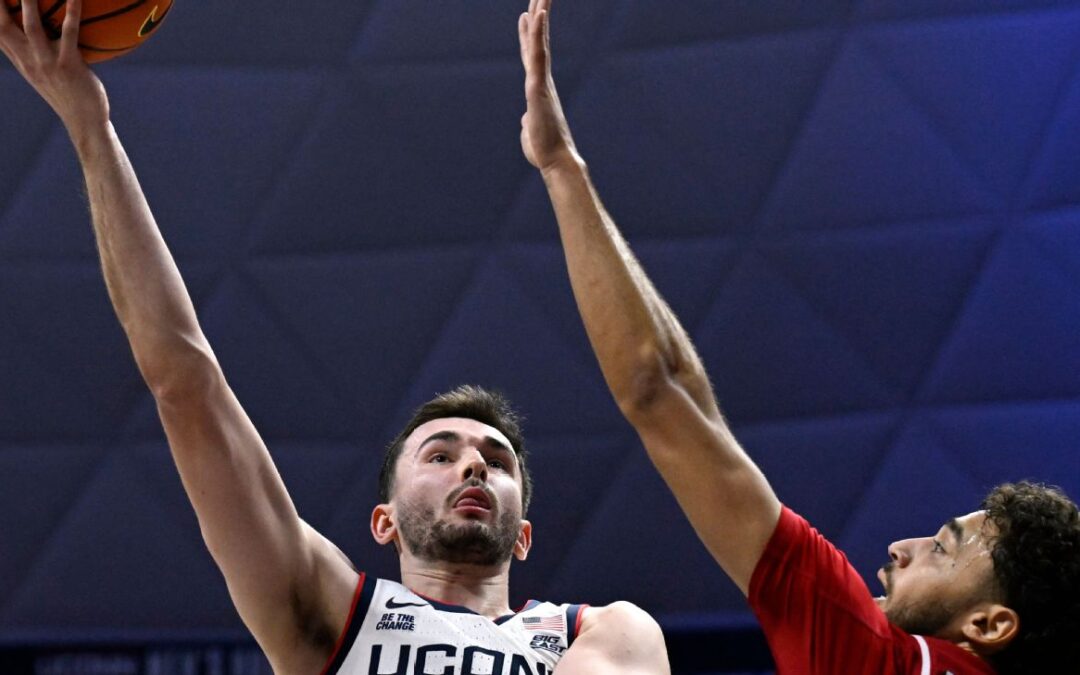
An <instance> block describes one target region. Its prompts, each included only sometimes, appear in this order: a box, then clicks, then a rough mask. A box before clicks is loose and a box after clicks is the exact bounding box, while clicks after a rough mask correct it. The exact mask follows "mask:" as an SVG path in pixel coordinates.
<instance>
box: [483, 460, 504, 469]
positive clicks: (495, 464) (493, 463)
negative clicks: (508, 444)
mask: <svg viewBox="0 0 1080 675" xmlns="http://www.w3.org/2000/svg"><path fill="white" fill-rule="evenodd" d="M487 464H488V466H490V467H491V468H492V469H499V470H500V471H501V470H503V469H505V468H506V464H504V463H503V461H502V460H501V459H489V460H488V463H487Z"/></svg>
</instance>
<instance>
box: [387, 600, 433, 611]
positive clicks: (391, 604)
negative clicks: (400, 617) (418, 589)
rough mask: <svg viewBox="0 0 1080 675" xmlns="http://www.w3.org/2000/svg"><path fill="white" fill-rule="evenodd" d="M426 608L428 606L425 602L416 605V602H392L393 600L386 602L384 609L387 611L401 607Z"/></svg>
mask: <svg viewBox="0 0 1080 675" xmlns="http://www.w3.org/2000/svg"><path fill="white" fill-rule="evenodd" d="M427 606H428V605H427V603H426V602H421V603H416V602H394V599H393V598H391V599H389V600H387V601H386V608H387V609H401V608H402V607H427Z"/></svg>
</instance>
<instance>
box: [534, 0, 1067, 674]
mask: <svg viewBox="0 0 1080 675" xmlns="http://www.w3.org/2000/svg"><path fill="white" fill-rule="evenodd" d="M550 6H551V0H532V3H531V6H530V7H529V11H528V12H527V13H526V14H524V15H523V16H522V17H521V19H520V23H519V37H520V41H521V53H522V60H523V61H524V64H525V69H526V73H527V74H526V81H525V94H526V99H527V106H528V107H527V112H526V114H525V116H524V118H523V119H522V137H521V141H522V147H523V150H524V152H525V156H526V157H527V159H528V160H529V162H531V163H532V164H533V165H534V166H535V167H536V168H537V169H539V170H540V173H541V175H542V176H543V179H544V182H545V184H546V186H547V189H548V193H549V196H550V198H551V202H552V204H553V206H554V209H555V215H556V218H557V220H558V225H559V233H560V235H561V237H562V243H563V247H564V249H565V254H566V263H567V267H568V269H569V274H570V280H571V284H572V286H573V290H574V295H575V298H576V300H577V304H578V308H579V310H580V312H581V316H582V318H583V320H584V323H585V327H586V330H587V332H588V335H589V339H590V341H591V342H592V346H593V350H594V351H595V352H596V356H597V358H598V360H599V362H600V367H601V369H602V371H603V374H604V377H605V379H606V380H607V383H608V386H609V388H610V389H611V392H612V394H613V395H614V397H615V399H616V402H617V403H618V405H619V407H620V409H621V410H622V411H623V413H624V415H625V416H626V418H627V419H628V420H629V421H630V423H631V424H632V425H633V426H634V427H635V429H636V430H637V432H638V434H639V435H640V437H641V439H642V442H643V444H644V446H645V448H646V450H647V452H648V454H649V457H650V458H651V459H652V461H653V463H654V464H655V465H656V467H657V469H658V470H659V471H660V473H661V475H662V476H663V478H664V480H665V481H666V482H667V484H668V486H669V487H670V488H671V490H672V492H673V493H674V494H675V497H676V499H677V500H678V502H679V504H680V506H681V507H682V509H683V511H685V513H686V515H687V517H688V518H689V519H690V522H691V524H692V525H693V526H694V529H695V530H696V532H697V534H698V536H699V537H700V538H701V540H702V541H703V542H704V544H705V546H706V548H707V549H708V550H709V552H710V553H711V554H712V556H713V557H714V558H715V559H716V561H717V562H718V563H719V564H720V567H721V568H723V570H724V571H725V572H726V573H727V574H728V575H729V576H730V577H731V579H732V580H733V581H734V582H735V584H736V585H737V586H738V587H739V589H741V590H742V592H743V593H744V594H746V595H747V597H748V599H749V602H750V605H751V607H752V608H753V609H754V611H755V613H756V614H757V616H758V618H759V620H760V622H761V625H762V627H763V628H764V631H765V635H766V638H767V639H768V642H769V646H770V648H771V650H772V653H773V656H774V658H775V660H776V664H777V667H778V671H779V673H780V675H810V674H813V675H837V674H840V673H844V674H849V673H850V674H863V673H865V674H867V675H870V674H874V675H877V674H887V675H891V674H896V675H930V674H931V673H933V674H934V675H944V674H945V673H951V674H952V675H966V674H972V673H993V672H997V673H1001V674H1002V675H1013V674H1019V673H1027V674H1033V673H1064V672H1077V667H1078V666H1077V664H1078V663H1080V640H1078V639H1077V636H1078V635H1080V518H1078V514H1077V507H1076V505H1075V504H1074V503H1072V502H1071V501H1069V500H1068V499H1067V498H1066V497H1065V496H1064V495H1063V494H1061V493H1060V492H1058V491H1057V490H1054V489H1051V488H1047V487H1044V486H1041V485H1033V484H1029V483H1019V484H1013V485H1001V486H998V487H997V488H995V489H994V490H993V491H991V492H990V494H989V496H987V498H986V499H985V501H984V502H983V504H982V505H981V506H980V507H979V509H978V510H976V511H974V512H972V513H969V514H967V515H962V516H959V517H957V518H951V519H948V520H947V521H946V522H945V524H944V525H942V527H941V529H940V530H939V531H938V532H937V533H935V534H933V535H932V536H929V537H920V538H915V539H907V540H904V541H898V542H895V543H893V544H892V545H890V546H889V547H888V555H889V558H890V561H889V562H888V564H886V565H885V566H884V567H883V568H882V569H881V570H880V571H879V572H878V577H879V579H881V581H882V583H883V585H884V588H885V594H884V596H882V597H880V598H877V599H875V598H873V597H872V596H871V593H870V591H869V590H868V589H867V587H866V585H865V584H864V583H863V581H862V579H861V578H860V577H859V575H858V574H857V573H856V572H855V570H854V569H852V567H851V566H850V565H849V564H848V562H847V560H846V558H844V556H843V555H842V554H841V553H840V552H839V551H838V550H837V549H836V548H834V547H833V546H832V544H830V543H829V542H828V541H826V540H825V539H824V538H823V537H822V536H821V535H820V534H818V533H817V532H816V531H815V530H813V529H812V528H811V527H810V525H809V524H808V523H807V522H806V521H805V520H803V519H802V518H801V517H799V516H798V515H796V514H795V513H794V512H793V511H791V510H790V509H788V508H786V507H784V506H783V505H782V504H781V503H780V501H779V499H778V498H777V496H776V495H775V494H774V493H773V491H772V489H771V488H770V486H769V484H768V482H767V481H766V479H765V476H764V475H763V474H762V473H761V471H760V470H759V469H758V467H757V466H755V465H754V463H753V461H752V460H751V459H750V458H749V456H748V455H747V454H746V452H744V451H743V449H742V448H741V447H740V446H739V444H738V442H737V441H736V440H735V438H734V436H733V435H732V433H731V430H730V429H729V428H728V426H727V424H726V423H725V421H724V418H723V416H722V415H721V413H720V410H719V408H718V406H717V402H716V398H715V396H714V394H713V391H712V387H711V385H710V383H709V379H708V377H707V376H706V373H705V370H704V367H703V364H702V362H701V359H700V358H699V357H698V355H697V353H696V351H695V350H694V347H693V345H692V344H691V341H690V339H689V337H688V336H687V334H686V331H685V330H683V328H682V326H681V325H680V324H679V322H678V320H677V319H676V318H675V316H674V314H673V313H672V311H671V309H670V307H668V305H667V304H666V303H665V302H664V301H663V299H662V298H661V297H660V295H659V294H658V293H657V291H656V290H655V288H654V287H653V286H652V284H651V283H650V281H649V279H648V278H647V277H646V275H645V272H644V271H643V270H642V268H641V267H640V265H639V264H638V262H637V261H636V260H635V258H634V256H633V254H632V253H631V251H630V248H629V247H628V245H627V243H626V241H625V240H624V239H623V238H622V236H621V235H620V234H619V231H618V229H617V228H616V226H615V223H614V222H613V221H612V219H611V217H610V216H609V215H608V214H607V212H606V211H605V210H604V207H603V205H602V204H601V202H600V199H599V197H598V195H597V193H596V190H595V189H594V188H593V186H592V184H591V182H590V179H589V175H588V171H587V168H586V165H585V162H584V161H583V160H582V158H581V156H580V154H579V153H578V151H577V148H576V147H575V144H574V140H573V138H572V137H571V134H570V129H569V126H568V124H567V121H566V118H565V116H564V114H563V111H562V108H561V105H560V103H559V97H558V94H557V93H556V90H555V84H554V80H553V78H552V73H551V54H550V40H549V16H550V14H549V11H550ZM890 506H891V507H892V508H903V505H890Z"/></svg>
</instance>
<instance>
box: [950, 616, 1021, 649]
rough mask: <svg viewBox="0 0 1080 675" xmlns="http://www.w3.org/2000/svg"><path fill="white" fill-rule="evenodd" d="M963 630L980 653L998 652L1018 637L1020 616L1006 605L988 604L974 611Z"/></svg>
mask: <svg viewBox="0 0 1080 675" xmlns="http://www.w3.org/2000/svg"><path fill="white" fill-rule="evenodd" d="M961 630H962V632H963V633H964V637H966V638H967V639H968V640H970V641H971V646H972V647H973V648H974V649H975V651H976V652H977V653H978V654H979V655H981V656H985V655H990V654H996V653H998V652H1000V651H1001V650H1003V649H1005V648H1006V647H1008V646H1009V643H1011V642H1012V641H1013V640H1014V639H1015V638H1016V636H1017V634H1018V633H1019V631H1020V617H1019V615H1017V613H1016V611H1015V610H1013V609H1010V608H1008V607H1006V606H1005V605H998V604H987V605H984V606H982V607H979V608H978V610H977V611H975V612H972V614H971V615H970V616H969V617H968V620H967V623H965V624H964V627H963V628H962V629H961Z"/></svg>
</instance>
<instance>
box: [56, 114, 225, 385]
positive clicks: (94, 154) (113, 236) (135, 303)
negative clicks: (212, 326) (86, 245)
mask: <svg viewBox="0 0 1080 675" xmlns="http://www.w3.org/2000/svg"><path fill="white" fill-rule="evenodd" d="M71 136H72V140H73V142H74V144H75V148H76V152H77V153H78V156H79V161H80V163H81V164H82V167H83V173H84V176H85V179H86V192H87V196H88V198H89V201H90V210H91V215H92V218H93V225H94V233H95V237H96V239H97V244H98V251H99V254H100V257H101V266H102V270H103V273H104V276H105V282H106V286H107V287H108V291H109V297H110V299H111V300H112V303H113V307H114V308H115V310H116V314H117V317H118V318H119V319H120V323H121V324H122V325H123V327H124V331H125V332H126V333H127V336H128V340H129V341H130V343H131V348H132V351H133V353H134V355H135V359H136V362H137V363H138V365H139V368H140V370H141V371H142V373H143V376H144V378H146V381H147V383H148V384H149V385H150V387H151V388H152V389H154V390H155V392H157V391H160V390H163V389H168V388H169V387H173V386H178V385H180V384H181V380H182V379H183V378H185V377H187V376H189V374H193V373H196V372H199V371H200V370H202V369H200V368H192V367H191V366H193V365H195V364H198V363H202V364H205V363H210V362H212V360H213V356H212V353H211V352H210V349H209V346H208V344H207V343H206V341H205V339H204V337H203V335H202V331H201V330H200V329H199V325H198V321H197V317H196V315H195V310H194V307H193V306H192V303H191V299H190V297H189V296H188V293H187V289H186V288H185V287H184V282H183V279H182V278H181V277H180V272H179V270H178V269H177V267H176V264H175V262H174V261H173V258H172V255H171V254H170V253H169V250H168V248H167V247H166V245H165V241H164V239H163V238H162V236H161V233H160V231H159V230H158V227H157V224H156V223H155V221H154V216H153V214H152V213H151V211H150V207H149V205H148V204H147V202H146V198H145V197H144V195H143V192H142V189H141V188H140V186H139V182H138V179H137V178H136V176H135V172H134V170H133V169H132V166H131V163H130V161H129V160H128V157H127V154H126V153H125V151H124V148H123V146H122V144H121V143H120V140H119V138H118V137H117V135H116V132H115V130H114V129H113V127H112V125H111V124H110V123H108V122H105V123H103V124H99V125H96V126H93V127H83V128H78V129H75V130H73V131H72V133H71Z"/></svg>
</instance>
